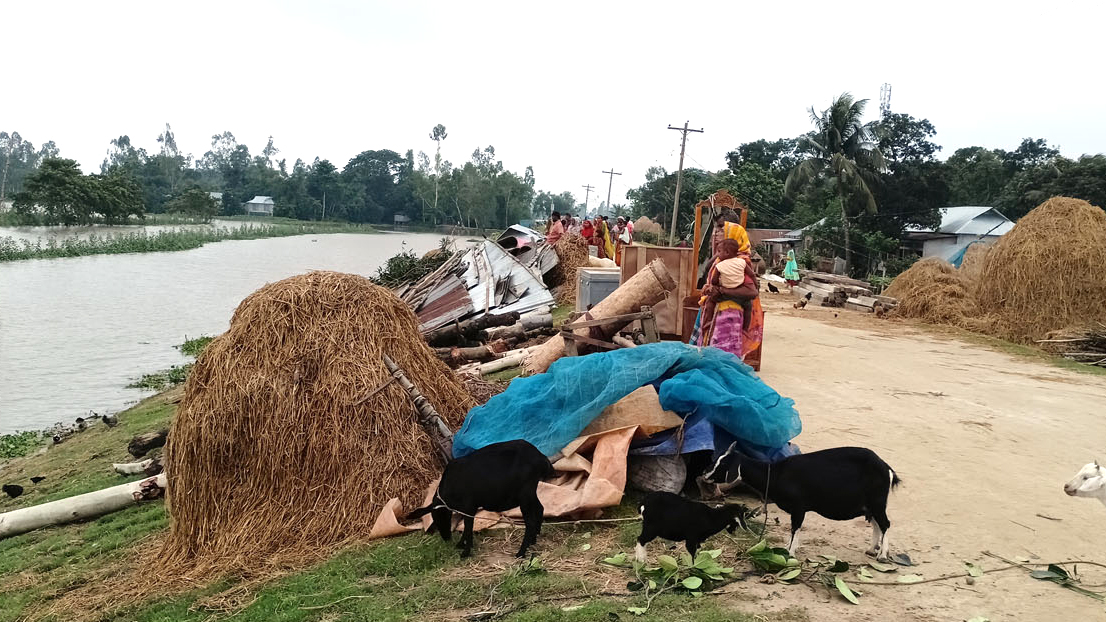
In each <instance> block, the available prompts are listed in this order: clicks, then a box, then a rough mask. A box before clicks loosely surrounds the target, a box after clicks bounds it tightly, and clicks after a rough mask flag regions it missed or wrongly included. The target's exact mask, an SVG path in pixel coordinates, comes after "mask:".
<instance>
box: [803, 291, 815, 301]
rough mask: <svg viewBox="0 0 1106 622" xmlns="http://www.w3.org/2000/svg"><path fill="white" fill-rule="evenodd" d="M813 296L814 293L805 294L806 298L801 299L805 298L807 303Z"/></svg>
mask: <svg viewBox="0 0 1106 622" xmlns="http://www.w3.org/2000/svg"><path fill="white" fill-rule="evenodd" d="M813 295H814V292H807V293H806V296H803V298H806V299H807V300H808V301H809V300H810V298H811V296H813Z"/></svg>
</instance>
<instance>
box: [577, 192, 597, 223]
mask: <svg viewBox="0 0 1106 622" xmlns="http://www.w3.org/2000/svg"><path fill="white" fill-rule="evenodd" d="M580 187H581V188H583V189H584V214H583V216H584V218H587V216H588V196H589V195H591V191H592V190H595V186H593V185H591V184H588V185H586V186H580Z"/></svg>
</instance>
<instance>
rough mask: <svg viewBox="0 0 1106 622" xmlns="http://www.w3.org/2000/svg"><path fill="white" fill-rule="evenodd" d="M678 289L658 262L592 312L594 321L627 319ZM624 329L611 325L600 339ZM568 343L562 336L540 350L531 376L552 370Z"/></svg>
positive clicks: (583, 332)
mask: <svg viewBox="0 0 1106 622" xmlns="http://www.w3.org/2000/svg"><path fill="white" fill-rule="evenodd" d="M674 289H676V281H674V280H672V276H671V275H670V274H669V273H668V269H667V268H665V266H664V262H663V261H662V260H660V259H654V260H653V261H652V262H650V263H649V265H647V266H645V268H644V269H643V270H640V271H639V272H638V273H637V274H635V275H634V276H632V277H630V280H628V281H626V282H625V283H623V284H622V285H619V286H618V289H616V290H614V291H613V292H611V293H610V295H609V296H607V297H606V298H604V299H603V300H601V301H600V302H599V304H597V305H595V306H594V307H593V308H592V309H591V311H589V312H588V314H589V316H590V317H591V319H595V320H601V319H603V318H605V317H611V316H615V315H626V314H628V313H635V312H637V311H640V310H641V307H643V306H649V305H654V304H656V303H658V302H660V301H661V300H663V299H664V297H665V295H667V293H668V292H670V291H672V290H674ZM623 326H624V325H622V326H620V325H618V324H607V325H604V326H599V327H596V330H595V333H597V334H598V337H597V338H602V339H610V338H611V336H613V335H615V334H616V333H618V331H620V330H622V328H623ZM589 330H590V329H589V328H581V329H579V330H577V331H576V334H578V335H580V336H582V337H587V336H589V335H590V333H589ZM564 351H565V345H564V339H563V338H561V336H560V335H557V336H556V337H553V338H552V339H550V340H549V341H546V342H545V343H543V344H541V345H540V346H537V347H536V348H535V349H534V352H533V353H532V354H531V355H530V357H529V358H528V359H527V361H526V372H527V373H528V374H540V373H542V372H544V371H545V370H547V369H549V366H550V365H552V364H553V361H555V360H557V359H559V358H561V357H562V356H563V355H564Z"/></svg>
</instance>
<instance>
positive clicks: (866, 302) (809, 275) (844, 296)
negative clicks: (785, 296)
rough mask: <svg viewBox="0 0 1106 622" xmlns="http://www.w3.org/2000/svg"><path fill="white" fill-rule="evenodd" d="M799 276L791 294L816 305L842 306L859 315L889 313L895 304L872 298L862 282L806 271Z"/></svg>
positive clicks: (896, 301)
mask: <svg viewBox="0 0 1106 622" xmlns="http://www.w3.org/2000/svg"><path fill="white" fill-rule="evenodd" d="M800 275H801V276H802V279H803V280H802V283H801V284H800V285H798V286H796V287H795V288H793V290H792V292H793V293H794V294H795V295H796V296H798V297H799V298H801V299H804V300H808V301H810V302H811V303H814V304H816V305H821V306H823V307H844V308H846V309H851V310H853V311H860V312H862V313H871V312H873V311H875V310H876V309H883V310H884V311H891V310H892V309H894V308H895V307H896V306H897V305H898V300H896V299H895V298H893V297H891V296H876V295H873V294H872V290H871V286H870V285H869V284H868V283H865V282H864V281H858V280H856V279H851V278H849V277H847V276H841V275H839V274H829V273H827V272H813V271H810V270H802V271H800ZM808 295H809V298H808Z"/></svg>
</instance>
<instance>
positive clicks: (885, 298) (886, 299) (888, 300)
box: [872, 296, 899, 305]
mask: <svg viewBox="0 0 1106 622" xmlns="http://www.w3.org/2000/svg"><path fill="white" fill-rule="evenodd" d="M872 298H875V299H876V300H878V301H880V302H882V303H883V304H884V305H897V304H899V301H898V299H896V298H892V297H890V296H872Z"/></svg>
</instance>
